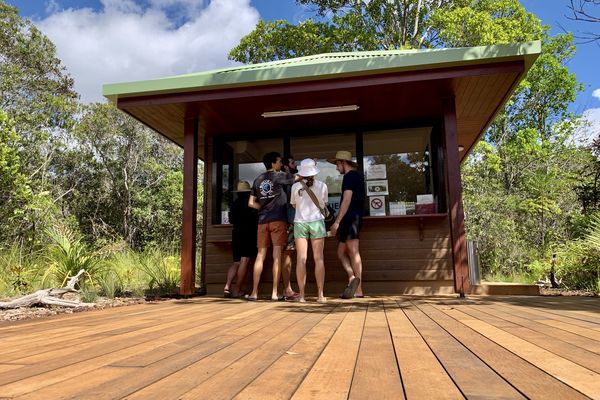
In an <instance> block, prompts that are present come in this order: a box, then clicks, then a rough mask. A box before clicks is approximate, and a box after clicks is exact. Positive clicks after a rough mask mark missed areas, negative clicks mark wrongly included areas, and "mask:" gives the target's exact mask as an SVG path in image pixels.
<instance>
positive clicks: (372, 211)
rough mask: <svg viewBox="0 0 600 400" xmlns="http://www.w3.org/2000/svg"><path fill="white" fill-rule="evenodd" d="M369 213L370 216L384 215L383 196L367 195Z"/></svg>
mask: <svg viewBox="0 0 600 400" xmlns="http://www.w3.org/2000/svg"><path fill="white" fill-rule="evenodd" d="M369 215H371V216H382V215H385V196H370V197H369Z"/></svg>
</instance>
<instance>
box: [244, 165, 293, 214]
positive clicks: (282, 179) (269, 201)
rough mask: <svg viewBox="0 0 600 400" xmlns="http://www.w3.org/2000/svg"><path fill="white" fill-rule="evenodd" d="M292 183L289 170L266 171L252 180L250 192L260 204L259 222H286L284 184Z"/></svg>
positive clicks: (286, 200) (286, 201) (286, 202)
mask: <svg viewBox="0 0 600 400" xmlns="http://www.w3.org/2000/svg"><path fill="white" fill-rule="evenodd" d="M293 183H294V177H293V176H292V175H291V174H290V173H289V172H282V171H279V172H275V171H266V172H263V173H262V174H260V175H259V176H258V177H257V178H256V179H255V180H254V184H253V185H252V191H251V192H250V194H251V195H252V196H254V197H256V200H257V201H258V203H259V204H260V209H259V210H258V223H259V224H266V223H269V222H275V221H286V222H287V220H288V216H287V204H288V199H287V194H286V192H285V189H284V186H285V185H291V184H293Z"/></svg>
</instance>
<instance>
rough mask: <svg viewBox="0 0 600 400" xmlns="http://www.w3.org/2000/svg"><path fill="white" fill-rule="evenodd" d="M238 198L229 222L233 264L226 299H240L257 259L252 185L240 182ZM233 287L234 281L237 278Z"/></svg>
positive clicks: (226, 286) (225, 292) (255, 214)
mask: <svg viewBox="0 0 600 400" xmlns="http://www.w3.org/2000/svg"><path fill="white" fill-rule="evenodd" d="M236 193H237V198H236V199H235V200H234V201H233V204H232V206H231V211H230V212H229V222H231V223H232V224H233V230H232V232H231V249H232V252H233V264H231V266H230V267H229V271H227V282H226V283H225V289H224V292H223V296H224V297H239V296H241V295H243V293H242V291H241V287H242V284H243V283H244V279H245V278H246V271H247V269H248V264H249V262H250V259H251V258H254V257H256V253H257V248H256V230H257V225H258V213H257V212H256V210H255V209H253V208H250V207H248V201H249V200H250V184H249V183H248V182H246V181H240V182H239V183H238V185H237V191H236ZM236 277H237V279H236V282H235V285H234V286H233V287H232V282H233V279H234V278H236Z"/></svg>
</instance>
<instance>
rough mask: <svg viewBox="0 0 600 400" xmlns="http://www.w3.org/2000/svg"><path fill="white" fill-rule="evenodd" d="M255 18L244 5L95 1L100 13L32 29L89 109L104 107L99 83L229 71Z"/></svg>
mask: <svg viewBox="0 0 600 400" xmlns="http://www.w3.org/2000/svg"><path fill="white" fill-rule="evenodd" d="M204 3H209V4H208V5H206V4H204ZM258 18H259V14H258V12H257V11H256V9H254V8H253V7H252V6H251V5H250V0H212V1H210V2H208V1H207V0H204V1H198V0H151V1H150V2H149V6H147V7H142V6H141V5H140V4H138V3H136V2H135V1H133V0H102V8H101V9H100V10H93V9H91V8H79V9H72V8H69V9H65V10H60V11H56V12H54V13H53V14H51V15H50V16H48V17H47V18H45V19H43V20H39V21H35V23H36V25H37V26H38V27H39V29H40V30H42V32H44V34H46V35H47V36H48V37H49V38H50V40H52V42H53V43H54V44H55V45H56V49H57V55H58V57H59V58H60V59H61V60H62V62H63V64H64V65H65V66H66V67H67V69H68V71H69V73H70V74H71V76H72V77H73V78H74V79H75V89H76V90H77V91H78V92H79V93H80V94H81V96H82V100H83V101H86V102H89V101H101V100H103V97H102V95H101V92H102V84H104V83H114V82H126V81H134V80H143V79H154V78H159V77H164V76H170V75H178V74H185V73H191V72H198V71H203V70H209V69H215V68H222V67H226V66H229V65H232V64H233V63H232V62H231V61H228V60H227V54H228V52H229V50H230V49H231V48H233V47H234V46H235V45H237V44H238V42H239V40H240V39H241V38H242V37H243V36H244V35H246V34H247V33H249V32H250V31H251V30H252V29H253V28H254V26H255V25H256V23H257V22H258Z"/></svg>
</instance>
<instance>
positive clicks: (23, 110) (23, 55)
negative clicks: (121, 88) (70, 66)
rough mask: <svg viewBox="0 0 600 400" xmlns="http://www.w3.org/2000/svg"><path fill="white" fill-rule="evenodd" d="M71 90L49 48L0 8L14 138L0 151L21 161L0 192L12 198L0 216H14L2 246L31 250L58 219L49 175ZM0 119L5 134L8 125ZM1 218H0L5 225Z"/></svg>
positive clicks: (0, 49)
mask: <svg viewBox="0 0 600 400" xmlns="http://www.w3.org/2000/svg"><path fill="white" fill-rule="evenodd" d="M72 87H73V80H72V79H71V78H70V77H69V76H68V74H67V73H66V72H65V69H64V67H63V66H62V65H61V62H60V60H59V59H58V58H57V57H56V49H55V47H54V45H53V44H52V42H51V41H50V40H49V39H48V38H47V37H45V36H44V35H43V34H42V33H41V32H40V31H39V30H38V29H37V28H36V27H35V25H34V24H32V23H31V22H30V21H28V20H25V19H22V18H21V17H20V16H19V14H18V11H17V9H16V8H14V7H11V6H8V5H7V4H5V3H4V2H0V110H3V111H4V112H5V113H6V114H7V115H8V117H9V120H10V121H11V122H10V123H9V125H10V126H12V127H13V128H14V134H16V136H14V134H11V137H10V138H5V137H3V138H2V139H3V140H2V142H1V143H2V145H0V147H4V146H8V147H10V148H11V149H12V150H11V153H13V152H14V151H15V150H16V151H18V156H19V159H18V162H16V163H15V164H11V168H12V171H11V177H12V178H13V179H12V180H11V183H10V185H9V186H5V185H4V182H1V183H2V185H1V186H0V187H1V188H2V189H1V190H5V189H4V188H8V190H9V191H10V193H9V196H10V197H9V198H8V199H5V198H3V200H2V201H3V202H4V201H6V202H8V203H10V204H9V206H8V207H6V208H5V207H1V204H0V209H1V210H2V211H0V213H4V212H7V213H11V214H12V216H10V217H9V218H10V223H9V224H8V225H7V226H6V228H7V231H9V232H12V235H9V236H12V237H9V238H8V239H7V238H6V236H7V235H6V232H4V235H2V233H0V241H2V240H6V241H7V242H8V243H12V242H13V241H14V240H16V239H17V238H18V239H25V243H26V244H27V245H28V246H32V247H34V246H36V245H37V244H39V243H38V240H39V236H40V232H42V231H43V230H44V229H46V228H47V226H48V224H49V223H51V221H52V217H54V216H55V215H56V207H54V205H53V203H54V202H53V197H58V196H60V193H53V190H54V189H56V186H54V185H53V183H52V179H53V174H52V173H51V169H52V161H53V159H54V157H55V155H56V153H57V151H58V149H59V148H60V147H61V146H62V145H63V140H62V138H61V137H60V135H61V134H62V133H64V132H66V130H68V129H69V128H70V127H71V125H72V121H73V115H74V112H75V111H76V106H77V100H78V95H77V94H76V93H75V92H74V91H73V89H72ZM0 118H1V119H2V122H0V124H2V125H3V126H2V128H0V130H3V131H4V130H5V129H6V119H5V117H4V116H2V117H0ZM10 130H12V128H10ZM3 134H4V133H3ZM5 139H6V140H7V141H6V142H5V141H4V140H5ZM11 157H12V155H11ZM4 194H5V193H2V197H4ZM53 195H55V196H53ZM4 217H5V215H0V218H2V221H3V222H4ZM0 230H1V229H0ZM3 236H4V237H3Z"/></svg>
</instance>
